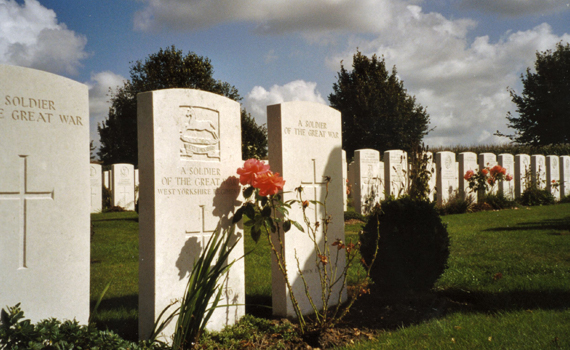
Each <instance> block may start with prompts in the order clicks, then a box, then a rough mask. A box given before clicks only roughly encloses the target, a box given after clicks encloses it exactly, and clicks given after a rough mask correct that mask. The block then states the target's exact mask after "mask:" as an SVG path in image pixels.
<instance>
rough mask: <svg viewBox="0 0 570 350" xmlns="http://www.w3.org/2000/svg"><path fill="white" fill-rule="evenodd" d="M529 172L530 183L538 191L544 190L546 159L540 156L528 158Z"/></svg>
mask: <svg viewBox="0 0 570 350" xmlns="http://www.w3.org/2000/svg"><path fill="white" fill-rule="evenodd" d="M530 172H531V178H532V183H533V184H534V185H536V187H537V188H538V189H541V190H543V189H545V188H546V157H545V156H543V155H542V154H533V155H532V156H531V157H530Z"/></svg>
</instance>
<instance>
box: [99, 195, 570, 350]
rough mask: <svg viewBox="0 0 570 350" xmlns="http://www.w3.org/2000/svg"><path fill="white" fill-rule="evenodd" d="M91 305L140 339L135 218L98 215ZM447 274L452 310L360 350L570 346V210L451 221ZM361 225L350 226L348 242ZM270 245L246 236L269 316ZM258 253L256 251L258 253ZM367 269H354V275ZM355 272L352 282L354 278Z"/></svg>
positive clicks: (105, 322)
mask: <svg viewBox="0 0 570 350" xmlns="http://www.w3.org/2000/svg"><path fill="white" fill-rule="evenodd" d="M92 220H93V224H94V231H95V234H94V236H93V244H92V256H91V259H92V265H91V266H92V271H91V281H92V285H91V299H92V301H93V302H94V301H96V299H97V298H98V296H99V295H100V293H101V291H102V290H103V288H104V286H105V285H106V283H107V282H108V281H112V285H111V288H110V289H109V291H108V293H107V294H106V295H105V299H104V301H103V303H102V304H101V306H100V308H99V313H98V315H96V317H95V318H94V319H95V321H97V323H98V324H99V326H100V327H103V328H104V327H108V328H109V329H113V330H115V331H117V332H118V333H119V334H121V335H122V336H124V337H126V338H127V339H136V337H137V331H136V329H137V294H138V285H137V280H138V276H137V274H138V235H137V228H138V222H137V215H136V214H134V213H109V214H97V215H93V216H92ZM443 221H444V222H446V223H447V224H448V230H449V233H450V238H451V247H450V249H451V254H450V259H449V267H448V269H447V270H446V272H445V273H444V275H443V276H442V278H441V279H440V280H439V281H438V283H437V285H436V288H435V292H434V293H436V294H437V295H438V296H439V297H440V298H445V299H446V300H447V303H448V304H449V308H448V309H449V310H450V311H449V312H447V313H445V314H444V315H443V316H437V317H434V318H429V319H427V320H424V321H423V322H421V323H416V324H414V323H412V324H405V326H404V327H401V328H399V329H386V331H385V332H382V333H381V334H380V335H379V336H378V337H377V338H376V339H375V340H373V341H368V342H362V343H359V344H357V345H355V346H353V347H349V348H356V349H370V348H378V349H416V348H421V349H424V348H425V349H447V348H458V349H564V348H570V204H560V205H554V206H544V207H531V208H530V209H526V208H521V209H519V210H503V211H496V212H493V211H490V212H478V213H471V214H460V215H448V216H445V217H443ZM359 230H360V225H359V224H354V225H347V226H346V233H347V239H349V238H350V237H353V238H354V239H356V235H357V233H358V231H359ZM264 239H266V238H263V237H262V239H261V240H260V243H259V244H257V245H256V244H255V243H254V242H253V241H252V240H251V238H250V237H249V235H248V234H246V241H245V245H246V251H250V250H253V251H252V253H250V254H249V255H248V256H247V257H246V261H245V263H246V300H247V303H248V304H254V305H258V306H251V305H248V306H247V310H248V312H250V313H253V314H254V315H258V316H264V315H270V314H271V311H270V310H269V309H267V308H265V307H260V306H259V305H261V306H269V305H270V304H271V273H270V271H271V263H270V256H269V253H270V251H269V248H268V246H267V244H264V243H266V242H264ZM254 248H255V249H254ZM358 268H360V267H359V266H355V269H358ZM355 273H356V270H353V271H352V272H351V274H355Z"/></svg>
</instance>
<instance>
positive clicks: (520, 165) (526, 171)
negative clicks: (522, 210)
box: [514, 154, 530, 198]
mask: <svg viewBox="0 0 570 350" xmlns="http://www.w3.org/2000/svg"><path fill="white" fill-rule="evenodd" d="M529 176H530V156H529V155H528V154H517V155H516V156H515V170H514V180H515V197H516V198H520V197H521V196H522V194H523V192H524V191H525V189H526V188H527V186H528V184H527V177H529Z"/></svg>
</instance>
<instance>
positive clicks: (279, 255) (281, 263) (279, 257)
mask: <svg viewBox="0 0 570 350" xmlns="http://www.w3.org/2000/svg"><path fill="white" fill-rule="evenodd" d="M271 207H272V213H273V217H274V219H275V218H276V217H277V214H276V210H275V206H274V203H273V197H272V198H271ZM263 227H264V228H265V232H267V238H268V241H269V244H270V246H271V250H272V251H273V254H274V255H275V260H276V262H277V266H278V268H279V270H280V271H281V273H282V274H283V277H284V278H285V284H286V285H287V289H289V297H290V299H291V303H292V304H293V308H294V310H295V314H297V318H298V319H299V328H300V329H301V333H304V332H305V326H306V323H305V319H304V318H303V314H302V313H301V308H300V307H299V303H298V302H297V299H296V298H295V294H294V293H293V288H291V283H290V282H289V276H288V273H287V266H286V263H285V258H284V249H285V248H284V244H283V239H282V237H281V232H280V231H281V230H280V227H279V225H276V229H277V232H275V235H276V236H277V238H278V241H279V250H280V252H279V251H278V250H277V248H276V247H275V244H274V243H273V239H272V237H271V229H270V228H269V227H267V223H266V222H264V223H263Z"/></svg>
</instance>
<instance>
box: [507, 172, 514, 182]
mask: <svg viewBox="0 0 570 350" xmlns="http://www.w3.org/2000/svg"><path fill="white" fill-rule="evenodd" d="M512 179H513V175H511V174H507V176H506V177H505V180H507V181H511V180H512Z"/></svg>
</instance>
